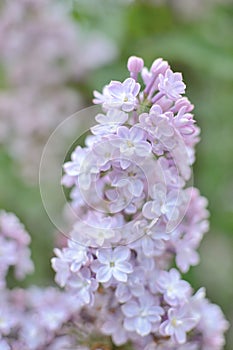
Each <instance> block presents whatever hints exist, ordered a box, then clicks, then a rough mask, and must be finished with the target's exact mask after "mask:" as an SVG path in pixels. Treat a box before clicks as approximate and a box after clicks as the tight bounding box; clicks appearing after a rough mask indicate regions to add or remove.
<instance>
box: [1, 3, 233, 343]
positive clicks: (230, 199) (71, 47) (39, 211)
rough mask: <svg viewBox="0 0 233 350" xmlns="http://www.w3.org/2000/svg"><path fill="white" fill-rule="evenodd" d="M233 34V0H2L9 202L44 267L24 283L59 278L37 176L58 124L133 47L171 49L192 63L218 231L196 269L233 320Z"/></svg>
mask: <svg viewBox="0 0 233 350" xmlns="http://www.w3.org/2000/svg"><path fill="white" fill-rule="evenodd" d="M232 34H233V1H231V0H229V1H224V0H219V1H216V0H209V1H208V0H170V1H169V0H167V1H166V0H160V1H159V0H158V1H155V0H151V1H149V0H147V1H146V0H144V1H142V0H141V1H139V0H138V1H136V0H135V1H129V0H128V1H127V0H54V1H53V0H41V1H36V0H34V1H33V0H1V3H0V166H1V172H0V184H1V185H0V186H1V195H0V207H1V208H3V209H6V210H8V211H13V212H15V213H16V214H17V215H18V216H19V217H20V219H21V220H22V221H23V222H24V223H25V225H26V228H27V229H28V231H29V232H30V233H31V235H32V254H33V259H34V261H35V265H36V273H35V274H34V275H33V276H30V277H29V278H28V279H27V280H26V282H25V283H26V285H29V284H31V283H35V284H38V285H49V284H51V281H52V276H53V273H52V271H51V268H50V258H51V256H52V254H53V246H54V242H55V241H56V240H57V237H56V235H55V233H54V232H55V228H54V226H53V224H52V223H51V222H50V221H49V218H48V216H47V214H46V212H45V210H44V208H43V205H42V202H41V198H40V191H39V186H38V169H39V162H40V157H41V152H42V150H43V147H44V145H45V143H46V140H47V139H48V137H49V135H50V134H51V132H52V131H53V130H54V129H55V128H56V126H57V125H58V124H59V123H60V122H61V121H62V120H63V119H65V118H66V117H67V116H68V115H70V114H71V113H73V112H75V111H77V110H79V109H81V108H83V107H85V106H90V105H91V101H92V91H93V90H94V89H96V90H101V89H102V86H103V85H104V84H106V83H108V82H109V81H110V80H112V79H116V80H123V79H124V78H125V77H126V75H127V70H126V61H127V58H128V57H129V56H130V55H138V56H142V57H143V58H144V60H145V63H146V64H147V65H150V64H151V63H152V61H153V60H154V59H155V58H157V57H163V58H164V59H166V60H168V61H169V63H170V64H171V66H172V68H173V69H174V70H176V71H181V72H182V73H183V76H184V80H185V82H186V85H187V95H188V97H189V99H190V100H191V101H192V102H193V103H194V105H195V117H196V120H197V122H198V124H199V125H200V126H201V129H202V140H201V142H200V144H199V145H198V148H197V159H196V163H195V166H194V182H195V186H197V187H198V188H200V190H201V193H202V194H203V195H204V196H206V197H207V198H208V200H209V210H210V231H209V233H208V234H207V235H206V237H205V238H204V240H203V242H202V245H201V248H200V254H201V263H200V264H199V266H197V267H194V268H192V269H191V271H190V272H189V273H188V274H187V276H186V278H187V279H189V280H190V281H191V282H192V284H193V285H194V288H195V289H197V288H199V287H200V286H205V287H206V289H207V296H208V297H209V298H210V299H211V300H212V301H213V302H215V303H218V304H220V306H221V307H222V308H223V310H224V312H225V314H226V316H227V318H228V320H229V321H230V322H232V321H233V156H232V154H233V40H232ZM64 137H65V136H64ZM60 146H61V147H62V142H61V145H60ZM11 283H14V282H13V281H12V282H11ZM232 348H233V332H232V329H230V330H229V332H228V334H227V346H226V349H227V350H231V349H232Z"/></svg>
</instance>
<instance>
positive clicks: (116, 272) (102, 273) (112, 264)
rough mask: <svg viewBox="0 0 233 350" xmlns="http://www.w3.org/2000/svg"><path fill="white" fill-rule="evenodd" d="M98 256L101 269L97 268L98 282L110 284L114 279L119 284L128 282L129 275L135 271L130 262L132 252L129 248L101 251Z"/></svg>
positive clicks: (98, 251)
mask: <svg viewBox="0 0 233 350" xmlns="http://www.w3.org/2000/svg"><path fill="white" fill-rule="evenodd" d="M96 256H97V259H98V263H99V267H98V268H97V269H96V268H95V270H96V280H97V281H98V282H101V283H105V282H108V281H110V279H111V278H112V277H114V279H115V280H117V281H119V282H126V281H127V279H128V274H129V273H132V271H133V268H132V265H131V264H130V263H129V262H128V260H129V257H130V250H129V248H127V247H121V246H119V247H117V248H115V249H99V250H97V252H96Z"/></svg>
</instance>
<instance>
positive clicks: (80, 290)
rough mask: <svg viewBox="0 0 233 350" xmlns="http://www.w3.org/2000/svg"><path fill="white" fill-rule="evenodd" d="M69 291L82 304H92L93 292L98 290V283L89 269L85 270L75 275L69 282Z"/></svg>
mask: <svg viewBox="0 0 233 350" xmlns="http://www.w3.org/2000/svg"><path fill="white" fill-rule="evenodd" d="M67 286H68V289H69V290H71V292H72V293H73V294H74V295H75V296H76V297H77V298H78V301H79V302H80V304H81V305H82V303H83V304H92V302H93V300H94V294H93V292H94V291H96V290H97V288H98V282H97V281H96V280H95V279H94V278H93V277H91V272H90V270H89V269H88V268H83V269H82V270H81V271H80V272H79V273H78V274H77V275H73V276H72V278H71V279H70V280H69V281H68V284H67Z"/></svg>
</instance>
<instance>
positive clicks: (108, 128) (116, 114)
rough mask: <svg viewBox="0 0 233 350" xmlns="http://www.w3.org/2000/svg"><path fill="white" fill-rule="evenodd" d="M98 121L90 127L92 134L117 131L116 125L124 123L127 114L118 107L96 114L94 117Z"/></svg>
mask: <svg viewBox="0 0 233 350" xmlns="http://www.w3.org/2000/svg"><path fill="white" fill-rule="evenodd" d="M95 119H96V121H97V122H98V123H99V124H98V125H95V126H93V127H92V128H91V132H92V133H93V134H94V135H107V134H113V133H115V132H116V131H117V128H118V126H120V125H122V124H124V123H125V122H126V121H127V119H128V114H127V113H125V112H122V111H119V110H118V109H110V110H108V111H107V114H106V115H105V114H98V115H97V116H96V117H95Z"/></svg>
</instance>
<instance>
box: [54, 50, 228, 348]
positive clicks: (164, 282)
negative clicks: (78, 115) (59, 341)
mask: <svg viewBox="0 0 233 350" xmlns="http://www.w3.org/2000/svg"><path fill="white" fill-rule="evenodd" d="M127 67H128V70H129V73H130V77H128V78H126V80H124V82H119V81H111V82H110V83H109V84H108V85H106V86H105V87H104V88H103V92H102V93H99V92H97V91H95V92H94V97H95V98H94V103H96V104H101V105H102V108H103V113H101V114H98V115H96V118H95V119H96V122H97V125H95V126H93V127H92V128H91V133H92V135H89V136H88V138H87V142H86V146H84V147H80V146H78V147H77V148H76V149H75V150H74V152H73V154H72V155H71V161H69V162H67V163H66V164H65V165H64V171H65V175H64V177H63V179H62V183H63V184H66V186H67V187H72V189H71V194H70V196H71V203H70V205H71V206H72V208H73V210H74V211H75V212H76V213H77V217H78V218H79V220H77V221H76V222H75V223H74V225H73V229H72V230H71V232H70V233H69V237H70V239H68V243H67V246H66V247H63V248H62V249H55V254H56V257H54V258H53V259H52V265H53V268H54V270H55V271H56V277H55V278H56V281H57V283H58V284H59V285H60V286H61V287H65V290H66V291H67V292H68V293H70V295H72V296H73V297H74V300H76V302H75V304H76V305H78V306H79V308H80V315H81V316H80V317H83V323H85V322H87V320H91V325H92V333H93V334H97V335H98V337H99V338H100V339H102V342H103V341H104V342H106V343H105V344H107V345H106V347H104V346H103V348H106V349H114V348H115V346H122V349H126V350H127V349H129V348H130V349H135V350H137V349H140V350H200V349H202V350H210V349H211V350H221V349H223V346H224V344H225V340H224V332H225V331H226V330H227V328H228V322H227V321H226V320H225V318H224V315H223V313H222V311H221V309H220V307H219V306H217V305H214V304H211V303H210V302H209V301H208V299H206V297H205V290H204V288H201V289H199V290H198V291H196V292H195V291H194V290H193V288H192V287H191V285H190V283H189V282H187V281H185V280H184V279H183V277H182V275H181V273H185V272H187V271H188V270H189V268H190V266H194V265H196V264H197V263H198V262H199V255H198V252H197V249H198V247H199V245H200V242H201V240H202V238H203V235H204V234H205V233H206V232H207V231H208V211H207V209H206V206H207V200H206V199H205V198H203V197H202V196H201V195H200V193H199V191H198V189H196V188H193V187H192V186H191V187H190V185H189V186H188V185H187V183H188V181H189V183H190V180H191V174H192V169H191V167H192V164H193V163H194V160H195V145H196V144H197V142H198V141H199V133H200V130H199V127H198V126H197V125H196V122H195V120H194V118H193V114H192V110H193V105H192V104H191V103H190V101H189V100H188V98H187V97H185V96H184V93H185V84H184V82H183V80H182V75H181V73H176V72H173V71H172V70H171V68H170V66H169V64H168V62H166V61H164V60H163V59H162V58H158V59H156V60H155V61H154V62H153V63H152V65H151V68H150V69H148V68H146V67H144V62H143V59H141V58H139V57H135V56H133V57H130V58H129V61H128V65H127ZM139 74H141V77H140V84H139V83H138V81H137V79H138V75H139ZM141 82H142V83H141ZM174 264H175V266H174ZM81 324H82V322H81ZM92 341H93V338H92V336H91V334H89V335H88V337H87V339H86V342H85V349H94V348H95V349H96V348H97V347H93V345H92V344H93V343H92ZM77 344H79V342H78V340H77ZM82 344H83V343H82ZM100 344H102V343H101V342H100ZM99 347H101V346H100V345H99Z"/></svg>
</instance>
